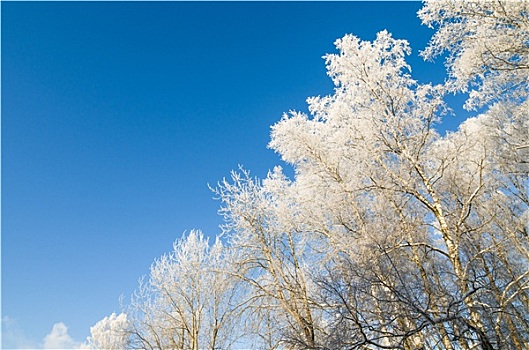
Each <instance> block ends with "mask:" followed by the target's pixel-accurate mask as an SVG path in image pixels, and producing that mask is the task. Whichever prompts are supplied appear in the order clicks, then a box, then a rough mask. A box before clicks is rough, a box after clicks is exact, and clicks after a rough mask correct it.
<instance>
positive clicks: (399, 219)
mask: <svg viewBox="0 0 529 350" xmlns="http://www.w3.org/2000/svg"><path fill="white" fill-rule="evenodd" d="M418 15H419V17H420V18H421V20H422V22H423V24H425V25H428V26H431V27H432V28H435V30H436V32H435V34H434V35H433V37H432V38H431V41H430V43H429V44H428V46H427V47H426V48H425V49H424V51H423V52H422V55H423V56H424V58H425V59H432V58H434V57H436V56H439V55H442V54H445V55H446V61H445V65H446V69H447V73H448V79H447V81H446V82H444V83H443V84H438V85H433V84H419V83H418V82H417V81H416V80H414V79H413V78H412V75H411V67H410V66H409V65H408V63H407V62H406V56H407V55H409V54H410V47H409V44H408V42H407V41H406V40H403V39H396V38H394V37H393V36H392V35H391V34H390V33H389V32H387V31H382V32H380V33H378V34H377V36H376V39H375V40H374V41H372V42H370V41H362V40H361V39H360V38H358V37H356V36H354V35H345V36H344V37H343V38H341V39H338V40H336V42H335V45H336V49H337V52H336V53H332V54H328V55H326V56H325V60H326V65H327V71H328V75H329V77H330V78H331V79H332V81H333V83H334V85H335V89H334V93H333V94H332V95H329V96H324V97H320V96H318V97H311V98H309V99H308V110H309V113H308V114H306V113H302V112H296V111H293V112H290V113H288V114H285V115H284V116H283V118H282V119H281V120H280V121H279V122H277V123H276V124H275V125H273V126H272V129H271V141H270V143H269V145H268V146H269V147H270V148H271V149H273V150H274V151H276V152H277V153H278V154H279V155H280V156H281V158H282V159H283V160H284V161H285V162H287V163H288V164H290V165H291V166H292V167H293V168H294V170H295V176H294V178H288V177H287V176H286V175H285V174H284V173H283V171H282V169H281V168H280V167H276V168H275V169H273V170H271V171H270V173H269V174H268V176H267V177H266V178H265V179H257V178H253V177H252V176H251V175H250V173H249V172H248V171H246V170H244V169H240V170H239V171H234V172H233V173H232V176H231V179H228V180H223V181H221V182H220V183H219V184H218V186H217V187H216V188H214V189H213V190H214V192H215V193H216V195H217V197H218V198H219V200H220V202H221V209H220V213H221V215H223V217H224V220H225V225H224V226H223V238H222V239H223V241H224V243H221V240H220V239H217V240H216V241H215V243H214V244H213V245H210V244H209V243H208V241H207V240H206V239H205V238H204V236H203V235H202V233H200V232H196V231H192V232H191V233H190V234H189V235H188V236H185V237H183V238H182V239H180V240H178V241H177V242H176V243H175V246H174V250H173V252H172V253H170V254H168V255H166V256H163V257H162V258H160V259H158V260H156V261H155V263H154V264H153V266H152V268H151V274H150V278H149V280H145V281H144V283H142V284H141V285H140V287H139V289H138V292H137V294H136V295H135V296H134V297H133V298H132V300H131V302H130V304H128V305H126V306H125V307H124V313H125V314H126V316H125V314H123V316H119V317H116V316H115V315H112V316H111V317H110V318H105V319H103V320H102V321H101V322H100V323H98V324H97V325H96V326H94V328H93V329H92V337H91V338H90V344H91V346H93V347H95V348H98V347H103V345H98V344H114V343H113V342H112V341H111V340H109V339H108V337H109V336H110V335H111V334H113V333H112V332H113V331H112V332H110V331H109V329H110V330H112V329H114V326H112V325H115V324H119V325H120V327H121V331H120V332H118V333H116V334H118V335H116V337H117V338H116V339H117V340H115V342H117V343H119V344H124V343H123V342H126V344H127V347H138V348H151V349H162V348H182V349H199V348H200V349H201V348H209V349H215V348H219V347H221V348H228V347H234V346H236V345H237V344H245V345H246V346H248V345H250V346H251V347H252V348H253V347H255V348H267V349H275V348H281V349H406V350H412V349H450V350H452V349H484V350H488V349H500V348H501V349H523V348H525V347H527V345H528V344H529V268H528V266H529V224H528V222H529V182H528V174H529V171H528V170H529V169H528V167H527V162H528V161H529V159H528V157H527V152H526V150H527V149H529V101H528V98H527V96H528V92H529V90H528V83H529V2H527V1H503V0H498V1H480V2H478V1H475V2H470V1H468V2H467V1H458V0H450V1H432V0H429V1H425V2H424V6H423V8H422V9H421V10H420V11H419V13H418ZM466 92H468V100H467V102H466V107H467V108H468V109H475V110H477V111H479V112H476V114H475V115H474V116H473V117H470V118H468V119H467V120H466V121H464V122H463V123H462V124H461V125H460V126H459V128H458V130H457V131H454V132H448V133H446V134H445V135H441V134H440V133H439V132H438V131H437V130H438V129H437V128H438V125H439V124H440V123H442V120H443V117H444V116H445V115H446V113H447V112H448V111H449V107H450V106H448V105H447V104H446V102H445V97H446V95H447V94H449V93H466ZM118 321H119V322H118ZM123 335H125V338H123ZM124 339H125V340H124ZM238 341H240V342H241V343H237V342H238ZM106 346H108V347H109V348H113V346H112V345H106Z"/></svg>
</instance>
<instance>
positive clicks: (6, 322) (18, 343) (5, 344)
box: [0, 316, 37, 349]
mask: <svg viewBox="0 0 529 350" xmlns="http://www.w3.org/2000/svg"><path fill="white" fill-rule="evenodd" d="M0 347H1V348H3V349H35V348H37V344H36V342H34V341H32V340H31V339H30V338H28V337H27V336H26V334H24V332H23V331H22V329H21V328H20V326H19V325H18V322H17V321H16V320H15V319H13V318H11V317H9V316H4V317H2V344H0Z"/></svg>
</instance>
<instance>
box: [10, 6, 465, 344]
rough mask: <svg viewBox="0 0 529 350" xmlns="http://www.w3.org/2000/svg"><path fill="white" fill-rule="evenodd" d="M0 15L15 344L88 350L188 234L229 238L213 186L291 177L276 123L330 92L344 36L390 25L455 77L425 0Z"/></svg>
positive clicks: (428, 73) (417, 66) (425, 70)
mask: <svg viewBox="0 0 529 350" xmlns="http://www.w3.org/2000/svg"><path fill="white" fill-rule="evenodd" d="M1 6H2V9H1V11H2V38H1V39H2V317H3V325H4V331H5V334H4V340H3V345H4V348H9V347H11V348H12V347H16V346H17V343H16V342H17V341H20V342H22V341H23V342H26V344H31V345H32V346H34V347H35V346H42V339H43V338H44V336H45V335H46V334H48V333H49V332H50V331H51V329H52V326H53V325H54V324H55V323H58V322H63V323H64V324H66V325H67V326H68V327H69V334H70V336H72V337H73V338H74V339H75V340H77V341H83V340H84V339H85V337H86V336H87V335H88V333H89V327H90V326H91V325H93V324H94V323H95V322H97V321H98V320H99V319H101V318H103V317H104V316H106V315H108V314H110V313H112V312H114V311H115V312H119V303H118V298H119V296H120V295H121V294H123V295H125V296H126V297H127V296H129V295H130V294H131V293H132V292H133V290H134V289H135V287H136V286H137V281H138V278H139V277H140V276H141V275H143V274H146V273H148V269H149V266H150V264H151V263H152V262H153V260H154V259H155V258H156V257H158V256H160V255H162V254H163V253H165V252H168V251H169V250H170V249H171V247H172V242H173V241H174V240H175V239H176V238H178V237H180V235H181V234H182V233H183V232H184V231H186V230H190V229H193V228H198V229H202V230H203V231H204V232H205V233H206V234H209V235H215V234H217V233H219V232H220V231H219V228H218V225H219V224H220V223H221V218H220V217H219V216H218V215H217V213H216V212H217V209H218V206H219V203H218V202H217V201H215V200H213V199H212V197H213V194H212V193H211V192H210V190H209V189H208V186H207V185H208V183H209V184H212V185H214V184H215V183H216V182H217V181H219V180H221V179H222V178H223V177H228V176H229V173H230V170H232V169H235V168H237V166H238V164H242V165H244V167H245V168H247V169H249V170H250V171H251V172H252V173H253V174H254V175H257V176H260V177H263V176H265V175H266V172H267V170H268V169H270V168H272V167H273V166H274V165H276V164H281V161H280V159H279V158H278V157H277V156H276V155H275V154H274V153H273V152H272V151H270V150H268V149H267V148H266V145H267V142H268V140H269V132H270V126H271V125H272V124H273V123H275V122H276V121H278V120H279V119H280V118H281V115H282V113H283V112H286V111H288V110H290V109H296V110H306V104H305V100H306V98H307V97H309V96H314V95H325V94H329V93H331V92H332V84H331V81H330V79H329V78H328V77H327V76H326V70H325V64H324V60H323V59H322V58H321V57H322V56H323V55H324V54H325V53H329V52H335V49H334V45H333V42H334V40H335V39H337V38H339V37H342V36H343V35H344V34H346V33H353V34H355V35H357V36H360V37H361V38H362V39H366V40H372V39H374V37H375V34H376V32H378V31H380V30H383V29H388V30H389V31H390V32H391V33H393V35H394V36H395V37H397V38H405V39H408V40H409V41H410V43H411V45H412V48H413V54H412V56H411V57H410V59H409V62H410V63H411V64H412V66H413V75H414V76H415V77H416V78H418V79H419V80H421V81H430V80H432V79H433V80H435V81H437V82H439V81H440V80H442V79H443V73H444V70H443V67H442V64H441V62H437V63H436V64H432V63H424V62H423V61H422V59H420V58H419V57H418V50H419V49H422V48H424V47H425V45H426V42H427V40H428V39H429V37H430V36H431V34H432V33H433V31H432V30H430V29H428V28H426V27H424V26H421V25H420V21H419V20H418V19H417V17H416V11H417V10H418V9H419V8H420V7H421V3H420V2H327V3H321V2H245V3H241V2H228V3H226V2H221V3H220V2H157V3H144V2H141V3H140V2H132V3H131V2H109V3H107V2H2V3H1ZM454 125H455V124H453V123H449V124H448V128H454ZM20 344H22V343H18V345H20Z"/></svg>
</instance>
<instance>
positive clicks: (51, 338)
mask: <svg viewBox="0 0 529 350" xmlns="http://www.w3.org/2000/svg"><path fill="white" fill-rule="evenodd" d="M80 346H81V344H80V343H79V342H76V341H75V340H74V339H73V338H72V337H70V335H69V334H68V327H66V325H65V324H64V323H62V322H59V323H56V324H54V325H53V328H52V329H51V332H50V334H48V335H47V336H45V337H44V349H77V348H79V347H80Z"/></svg>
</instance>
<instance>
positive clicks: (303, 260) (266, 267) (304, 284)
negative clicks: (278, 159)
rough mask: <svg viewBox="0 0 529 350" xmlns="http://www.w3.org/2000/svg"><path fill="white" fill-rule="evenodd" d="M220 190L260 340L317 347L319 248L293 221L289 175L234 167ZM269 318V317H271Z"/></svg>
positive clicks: (226, 227)
mask: <svg viewBox="0 0 529 350" xmlns="http://www.w3.org/2000/svg"><path fill="white" fill-rule="evenodd" d="M231 180H232V182H228V181H226V180H224V181H223V182H221V183H220V184H219V186H218V188H217V189H216V190H215V191H216V193H217V194H218V195H219V199H220V200H222V202H223V206H222V208H221V214H222V215H223V216H224V219H225V225H224V233H225V234H226V235H227V236H228V237H230V245H231V248H232V249H233V250H234V252H236V253H237V259H236V260H235V263H236V266H237V268H236V269H234V271H235V277H237V278H239V279H240V280H241V281H242V282H244V283H245V284H247V285H248V287H249V288H250V290H251V298H250V300H249V304H248V306H249V311H250V313H249V314H248V317H249V318H248V321H250V322H251V332H252V333H253V334H254V337H255V344H254V346H258V347H264V348H270V349H272V348H277V347H284V346H287V344H289V346H291V347H300V348H314V347H315V346H316V342H317V336H318V331H319V330H318V326H319V325H318V319H317V317H318V312H319V310H318V308H317V307H316V305H315V303H314V301H313V299H312V295H313V294H312V293H313V292H314V288H313V285H312V283H311V272H314V271H315V268H314V265H312V263H314V262H315V261H317V260H318V259H317V256H318V253H317V252H315V251H314V250H313V249H311V248H310V247H309V246H308V240H312V238H311V237H308V236H306V235H301V234H300V231H299V229H298V228H296V227H295V226H293V225H294V223H293V222H292V221H291V219H292V218H294V217H295V216H296V215H295V214H294V213H293V212H292V210H295V209H294V208H293V207H289V206H288V205H286V203H287V201H288V193H286V192H285V191H286V190H287V188H288V181H287V180H286V178H285V177H284V176H282V174H280V172H279V169H276V171H275V172H272V173H270V175H269V176H268V178H267V179H266V180H264V181H263V184H262V183H261V182H260V181H258V180H257V179H252V178H251V177H250V176H249V174H248V172H245V171H243V172H242V174H239V173H235V172H234V173H232V179H231ZM266 320H268V321H267V322H263V321H266Z"/></svg>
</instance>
